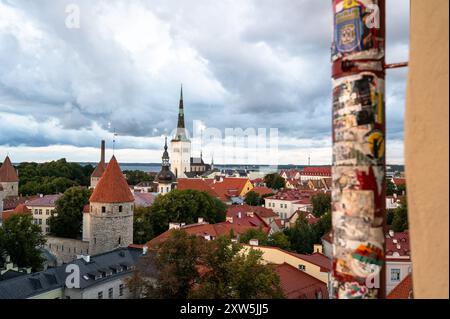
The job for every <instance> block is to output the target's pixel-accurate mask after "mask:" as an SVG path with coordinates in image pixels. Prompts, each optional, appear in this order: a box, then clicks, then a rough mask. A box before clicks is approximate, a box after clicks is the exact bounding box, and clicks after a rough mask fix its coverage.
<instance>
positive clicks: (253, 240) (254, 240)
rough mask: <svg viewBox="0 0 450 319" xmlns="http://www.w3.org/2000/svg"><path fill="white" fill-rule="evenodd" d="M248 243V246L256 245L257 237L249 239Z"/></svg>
mask: <svg viewBox="0 0 450 319" xmlns="http://www.w3.org/2000/svg"><path fill="white" fill-rule="evenodd" d="M248 243H249V244H250V246H258V245H259V242H258V239H250V241H249V242H248Z"/></svg>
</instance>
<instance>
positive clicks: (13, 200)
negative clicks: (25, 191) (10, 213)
mask: <svg viewBox="0 0 450 319" xmlns="http://www.w3.org/2000/svg"><path fill="white" fill-rule="evenodd" d="M37 197H38V196H9V197H6V198H5V199H4V200H3V209H4V210H13V209H14V208H16V207H17V205H19V204H24V203H28V202H29V201H31V200H33V199H35V198H37Z"/></svg>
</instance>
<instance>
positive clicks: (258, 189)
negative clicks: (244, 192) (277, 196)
mask: <svg viewBox="0 0 450 319" xmlns="http://www.w3.org/2000/svg"><path fill="white" fill-rule="evenodd" d="M252 191H253V192H255V193H256V194H258V195H259V196H262V195H266V194H272V193H273V190H271V189H270V188H268V187H264V186H257V187H253V188H252Z"/></svg>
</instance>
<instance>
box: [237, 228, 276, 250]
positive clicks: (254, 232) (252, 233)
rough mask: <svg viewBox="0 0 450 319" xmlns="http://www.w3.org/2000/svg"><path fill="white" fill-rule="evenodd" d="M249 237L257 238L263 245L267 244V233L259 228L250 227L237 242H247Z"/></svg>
mask: <svg viewBox="0 0 450 319" xmlns="http://www.w3.org/2000/svg"><path fill="white" fill-rule="evenodd" d="M251 239H257V240H258V244H259V245H263V246H265V245H267V244H268V241H269V238H268V236H267V234H266V233H265V232H264V231H263V230H262V229H261V228H259V229H257V228H251V229H249V230H247V231H246V232H245V233H243V234H242V235H241V236H240V237H239V242H240V243H243V244H248V243H249V242H250V240H251Z"/></svg>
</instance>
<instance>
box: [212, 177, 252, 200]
mask: <svg viewBox="0 0 450 319" xmlns="http://www.w3.org/2000/svg"><path fill="white" fill-rule="evenodd" d="M248 181H249V179H248V178H239V177H225V178H223V180H222V181H218V182H215V183H214V182H213V183H212V184H210V185H209V186H210V187H211V188H212V189H213V190H214V191H215V192H216V193H217V194H218V195H219V198H220V199H222V200H223V201H227V200H228V199H229V198H230V197H233V196H239V195H240V194H241V193H242V191H243V189H244V187H245V185H246V183H247V182H248Z"/></svg>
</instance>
